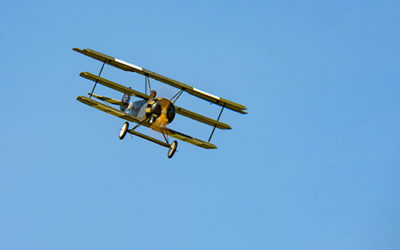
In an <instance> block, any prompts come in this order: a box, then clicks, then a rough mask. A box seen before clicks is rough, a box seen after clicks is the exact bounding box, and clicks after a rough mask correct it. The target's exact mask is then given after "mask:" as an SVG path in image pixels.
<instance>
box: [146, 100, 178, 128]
mask: <svg viewBox="0 0 400 250" xmlns="http://www.w3.org/2000/svg"><path fill="white" fill-rule="evenodd" d="M146 117H147V118H149V117H154V118H155V120H158V121H159V122H160V123H161V124H162V125H166V124H168V123H171V122H172V121H173V120H174V118H175V106H174V104H173V103H172V102H171V101H170V100H168V99H164V98H157V99H154V100H153V101H150V102H149V103H148V104H147V109H146Z"/></svg>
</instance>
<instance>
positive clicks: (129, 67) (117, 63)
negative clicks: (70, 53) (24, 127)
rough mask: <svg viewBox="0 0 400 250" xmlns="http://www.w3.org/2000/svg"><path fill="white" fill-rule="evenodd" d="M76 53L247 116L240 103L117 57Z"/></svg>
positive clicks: (93, 51)
mask: <svg viewBox="0 0 400 250" xmlns="http://www.w3.org/2000/svg"><path fill="white" fill-rule="evenodd" d="M73 50H74V51H76V52H79V53H82V54H84V55H87V56H89V57H92V58H94V59H96V60H99V61H101V62H104V63H107V64H109V65H112V66H114V67H116V68H119V69H122V70H125V71H131V72H136V73H138V74H142V75H144V76H148V77H150V78H153V79H155V80H157V81H160V82H163V83H166V84H168V85H171V86H173V87H175V88H178V89H181V90H183V91H185V92H187V93H189V94H191V95H194V96H196V97H199V98H201V99H204V100H206V101H209V102H212V103H215V104H218V105H220V106H224V107H226V108H228V109H231V110H234V111H236V112H239V113H241V114H247V112H246V111H245V110H247V108H246V107H245V106H244V105H241V104H239V103H236V102H233V101H230V100H227V99H224V98H222V97H218V96H215V95H212V94H209V93H206V92H204V91H201V90H199V89H196V88H194V87H192V86H189V85H187V84H184V83H182V82H179V81H176V80H173V79H170V78H168V77H166V76H163V75H160V74H157V73H154V72H152V71H150V70H147V69H144V68H142V67H139V66H136V65H134V64H131V63H128V62H125V61H123V60H121V59H118V58H115V57H111V56H108V55H105V54H102V53H100V52H98V51H95V50H92V49H83V50H82V49H78V48H74V49H73Z"/></svg>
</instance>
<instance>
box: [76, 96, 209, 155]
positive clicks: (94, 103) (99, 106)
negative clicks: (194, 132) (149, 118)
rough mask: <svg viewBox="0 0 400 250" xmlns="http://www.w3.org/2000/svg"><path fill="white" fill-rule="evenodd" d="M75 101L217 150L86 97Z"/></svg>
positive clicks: (202, 146) (195, 139) (202, 142)
mask: <svg viewBox="0 0 400 250" xmlns="http://www.w3.org/2000/svg"><path fill="white" fill-rule="evenodd" d="M76 99H77V100H78V101H80V102H82V103H84V104H87V105H89V106H91V107H93V108H96V109H98V110H101V111H104V112H106V113H109V114H111V115H114V116H116V117H119V118H121V119H124V120H127V121H130V122H135V123H141V124H142V125H143V126H146V127H149V128H151V129H153V130H155V131H158V132H163V133H164V134H167V135H169V136H171V137H174V138H176V139H179V140H182V141H184V142H187V143H190V144H193V145H195V146H198V147H201V148H205V149H215V148H217V147H216V146H215V145H214V144H211V143H209V142H205V141H202V140H200V139H197V138H194V137H191V136H188V135H185V134H182V133H179V132H177V131H174V130H172V129H168V128H164V129H163V130H162V131H161V129H160V128H154V127H152V126H151V124H150V123H148V122H143V121H141V120H139V119H138V118H136V117H134V116H132V115H129V114H126V113H124V112H122V111H120V110H118V109H115V108H113V107H110V106H107V105H105V104H103V103H101V102H98V101H96V100H93V99H91V98H88V97H86V96H78V97H77V98H76Z"/></svg>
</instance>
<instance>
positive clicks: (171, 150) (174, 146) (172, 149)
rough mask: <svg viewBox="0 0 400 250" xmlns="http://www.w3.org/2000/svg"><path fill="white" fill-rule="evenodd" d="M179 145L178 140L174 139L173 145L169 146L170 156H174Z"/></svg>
mask: <svg viewBox="0 0 400 250" xmlns="http://www.w3.org/2000/svg"><path fill="white" fill-rule="evenodd" d="M177 147H178V142H177V141H173V142H172V144H171V146H169V150H168V158H172V156H174V154H175V151H176V148H177Z"/></svg>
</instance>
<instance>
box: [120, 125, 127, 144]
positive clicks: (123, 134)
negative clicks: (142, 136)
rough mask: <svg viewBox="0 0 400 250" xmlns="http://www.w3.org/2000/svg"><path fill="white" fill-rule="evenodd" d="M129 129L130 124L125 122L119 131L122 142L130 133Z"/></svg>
mask: <svg viewBox="0 0 400 250" xmlns="http://www.w3.org/2000/svg"><path fill="white" fill-rule="evenodd" d="M128 128H129V123H128V122H125V123H124V124H122V127H121V130H120V131H119V139H120V140H122V139H124V137H125V135H126V132H128Z"/></svg>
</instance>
